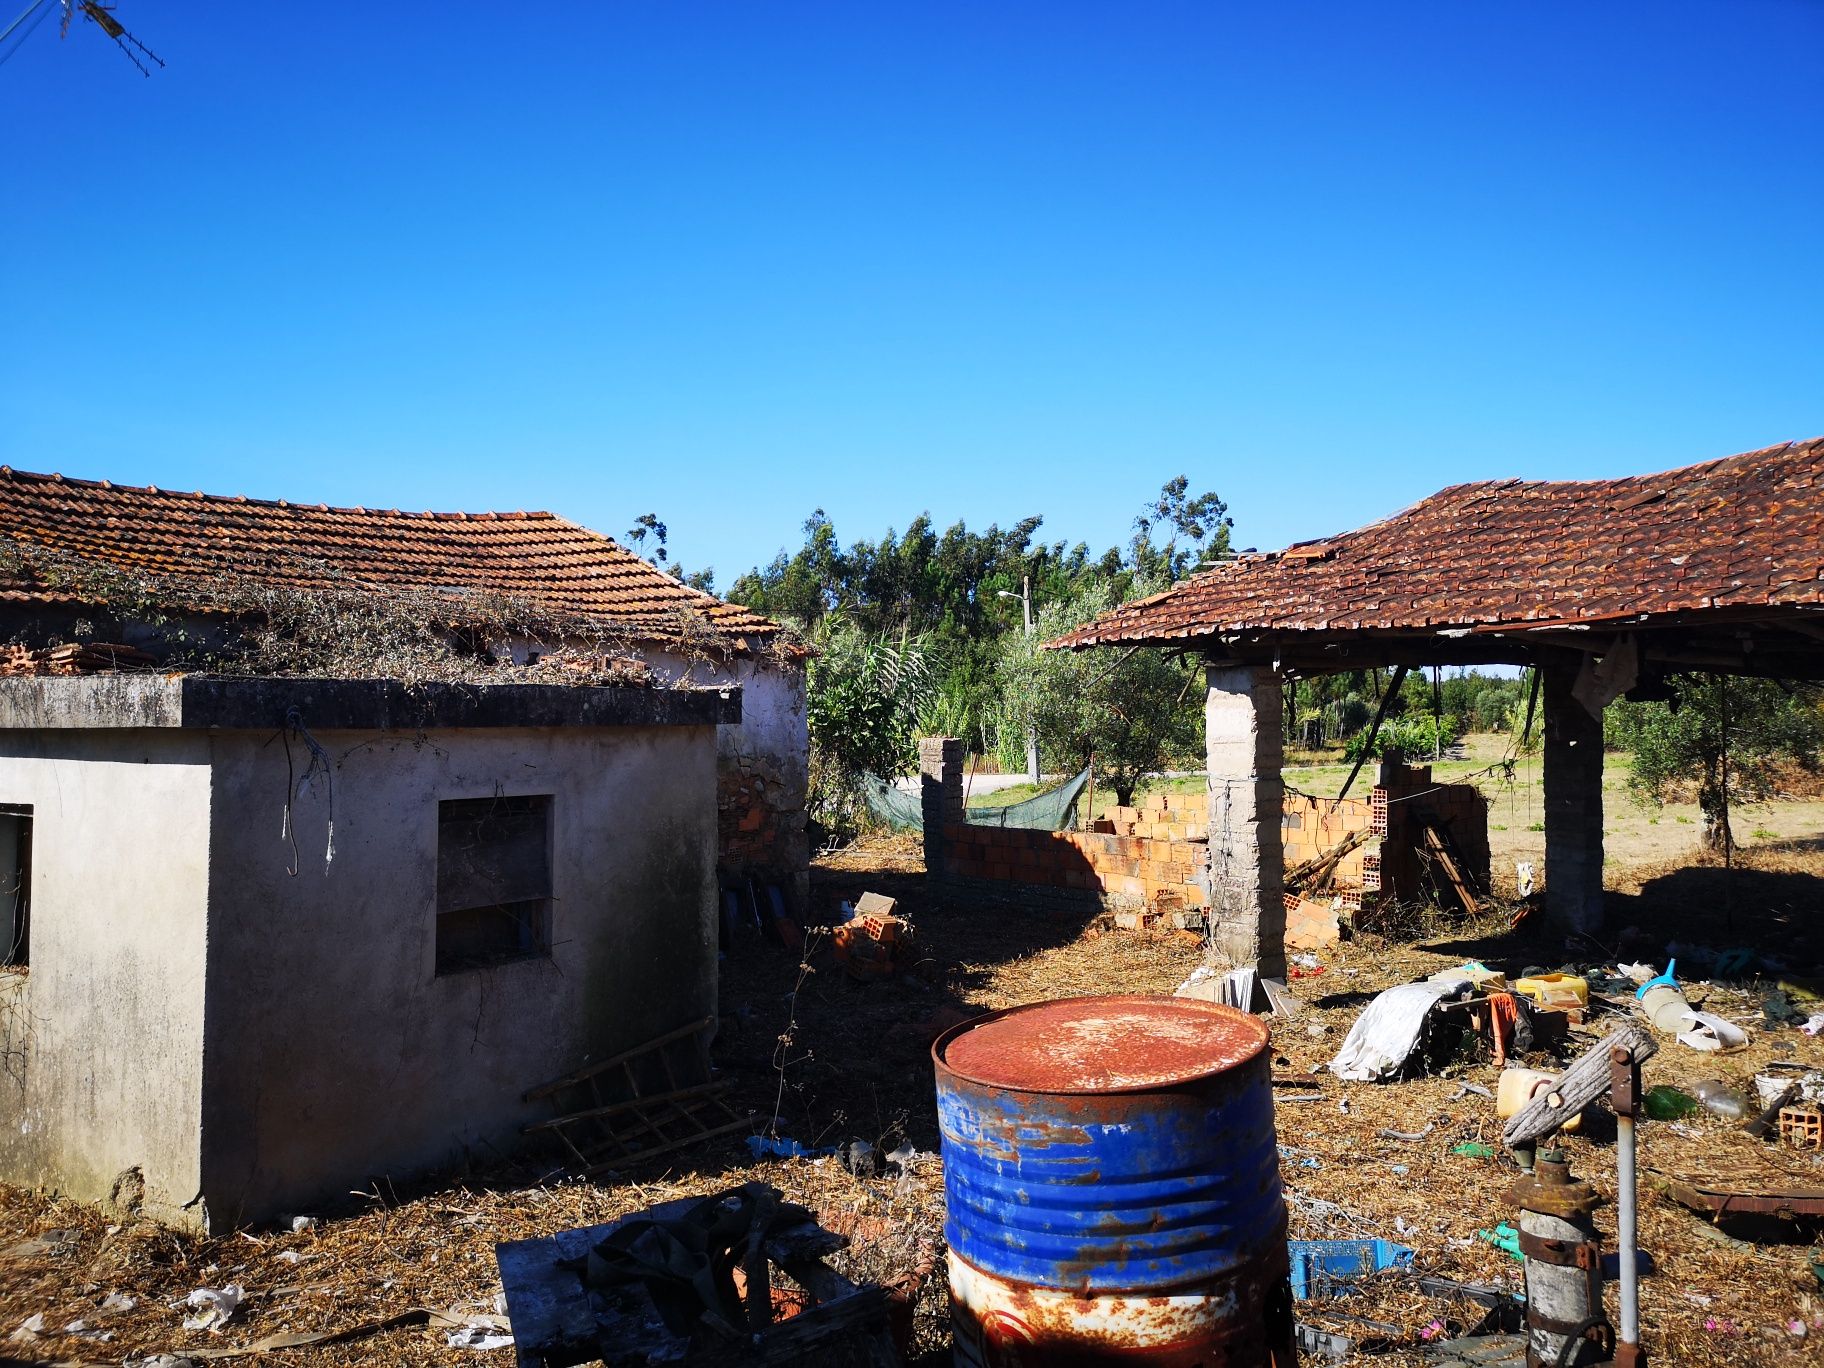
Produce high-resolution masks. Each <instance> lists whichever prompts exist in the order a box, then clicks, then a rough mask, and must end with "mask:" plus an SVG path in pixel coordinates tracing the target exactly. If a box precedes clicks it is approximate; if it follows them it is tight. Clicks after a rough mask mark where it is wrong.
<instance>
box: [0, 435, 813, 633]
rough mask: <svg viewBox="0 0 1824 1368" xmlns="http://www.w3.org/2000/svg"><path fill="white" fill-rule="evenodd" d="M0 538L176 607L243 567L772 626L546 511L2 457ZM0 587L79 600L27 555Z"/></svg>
mask: <svg viewBox="0 0 1824 1368" xmlns="http://www.w3.org/2000/svg"><path fill="white" fill-rule="evenodd" d="M0 540H10V541H12V542H16V543H21V544H24V545H26V546H30V547H41V548H44V549H46V550H48V551H51V552H54V553H57V554H60V555H63V556H67V557H70V558H72V559H75V560H80V561H86V562H91V563H99V564H101V565H105V566H107V567H110V568H111V569H114V570H118V571H124V572H127V573H129V574H134V575H144V576H146V577H148V579H152V580H155V581H156V583H157V586H158V593H159V594H160V595H167V596H168V597H169V600H170V601H168V602H165V603H164V606H166V607H170V608H174V609H196V608H206V607H211V606H215V605H216V604H217V603H218V602H219V600H218V599H217V598H215V597H212V596H209V595H207V594H205V593H203V592H202V589H203V587H204V586H205V585H207V584H208V582H209V581H210V580H211V579H219V578H220V577H221V576H224V575H243V576H256V577H258V578H259V579H260V580H261V581H262V582H265V583H279V584H283V585H286V586H289V587H295V588H298V589H313V588H327V587H332V586H335V587H341V588H348V587H351V586H352V587H357V588H373V589H376V590H386V589H395V590H401V589H410V590H457V591H460V590H477V591H480V590H485V591H489V592H492V593H498V594H503V595H507V596H510V597H513V598H517V599H522V600H524V601H525V602H527V603H530V604H532V605H534V606H535V607H538V608H543V609H546V610H549V611H552V612H555V613H562V614H577V615H582V616H586V617H589V618H592V619H595V620H599V621H607V622H613V623H617V624H620V625H624V626H625V627H627V628H628V629H629V630H630V631H633V632H636V633H640V632H647V631H650V632H651V633H652V635H653V637H654V638H655V639H661V640H662V639H665V638H667V637H669V636H671V635H673V634H674V633H675V631H676V628H677V615H678V613H679V611H680V610H684V611H694V612H695V613H699V614H701V615H702V617H703V618H705V619H707V620H708V621H709V622H710V623H711V624H712V625H713V626H715V627H716V628H718V629H720V630H722V631H723V632H725V633H728V634H730V635H732V636H735V637H737V638H767V637H770V636H773V635H774V634H776V633H777V632H778V631H779V628H778V626H777V624H775V623H773V622H771V621H769V620H767V619H766V618H763V617H761V616H760V615H759V614H757V613H753V612H750V611H748V610H747V609H746V608H742V607H739V606H737V605H735V604H732V603H726V602H724V601H723V600H721V599H718V598H716V597H715V596H714V595H713V594H706V593H704V592H702V591H701V590H698V589H693V588H691V587H690V586H689V585H687V584H683V583H680V582H679V581H678V580H676V579H674V578H672V577H671V576H670V575H667V574H665V573H664V572H662V571H660V570H659V569H657V568H656V567H654V566H653V565H651V564H649V563H648V562H646V561H644V560H641V559H640V558H639V557H638V556H636V555H634V553H633V552H631V551H629V550H628V549H627V548H626V547H624V546H622V545H621V544H620V543H619V542H617V541H615V540H614V539H613V538H612V537H605V536H602V535H601V534H600V533H598V532H591V531H590V530H589V529H588V528H586V527H579V526H577V525H576V524H575V523H572V522H567V521H565V520H564V519H562V518H559V517H555V516H554V515H552V514H550V513H525V512H517V513H403V512H400V511H399V510H398V509H373V508H332V507H330V506H329V505H328V504H296V503H288V502H286V501H285V500H282V499H250V498H247V497H245V496H234V497H226V496H222V495H216V494H203V493H180V492H177V491H173V490H166V489H158V488H155V487H150V486H147V487H140V486H135V485H116V484H110V483H109V482H108V481H106V480H77V479H67V478H65V477H64V476H62V475H36V474H31V473H29V472H27V471H21V470H14V469H12V468H11V467H9V466H0ZM189 587H194V591H193V592H187V588H189ZM0 599H10V600H13V601H35V602H81V601H84V597H83V595H82V593H81V592H79V591H75V592H73V591H72V590H71V589H69V588H68V587H64V586H62V585H59V584H49V583H45V582H44V581H43V580H42V579H41V578H39V577H38V576H37V575H35V574H34V573H33V570H32V568H31V567H30V566H29V565H27V566H17V567H10V568H7V569H4V570H0Z"/></svg>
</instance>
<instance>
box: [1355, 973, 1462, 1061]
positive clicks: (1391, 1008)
mask: <svg viewBox="0 0 1824 1368" xmlns="http://www.w3.org/2000/svg"><path fill="white" fill-rule="evenodd" d="M1469 986H1470V982H1469V980H1468V979H1467V978H1461V979H1451V978H1447V979H1445V980H1443V981H1442V982H1438V981H1435V980H1432V979H1426V980H1425V981H1424V982H1422V983H1402V984H1400V985H1399V986H1398V987H1397V988H1389V989H1388V990H1387V991H1386V992H1384V993H1381V994H1379V995H1378V996H1377V997H1376V998H1375V999H1374V1001H1373V1002H1371V1003H1369V1004H1368V1006H1367V1008H1366V1009H1365V1010H1364V1011H1363V1012H1362V1014H1361V1015H1360V1016H1359V1017H1357V1018H1356V1019H1355V1025H1353V1026H1351V1027H1350V1028H1349V1034H1348V1035H1347V1036H1346V1037H1344V1039H1343V1048H1342V1049H1340V1050H1338V1051H1337V1052H1336V1058H1335V1059H1333V1060H1331V1061H1330V1072H1331V1073H1333V1074H1335V1075H1336V1076H1337V1077H1338V1078H1347V1079H1352V1080H1354V1081H1356V1082H1358V1083H1372V1082H1378V1081H1380V1080H1382V1079H1387V1078H1392V1077H1393V1076H1394V1075H1395V1074H1397V1073H1399V1071H1400V1068H1401V1066H1403V1065H1404V1064H1405V1063H1406V1060H1407V1058H1408V1056H1410V1055H1411V1054H1412V1052H1413V1049H1414V1048H1415V1047H1416V1046H1417V1045H1418V1043H1419V1033H1420V1032H1421V1031H1422V1030H1424V1028H1425V1017H1426V1014H1427V1013H1429V1012H1430V1011H1431V1009H1432V1008H1433V1007H1435V1006H1436V1005H1437V1004H1438V1002H1439V1001H1440V1000H1441V999H1443V998H1447V997H1456V996H1458V995H1459V994H1460V993H1462V992H1463V991H1464V990H1466V989H1467V988H1468V987H1469Z"/></svg>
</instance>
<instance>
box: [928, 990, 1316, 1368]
mask: <svg viewBox="0 0 1824 1368" xmlns="http://www.w3.org/2000/svg"><path fill="white" fill-rule="evenodd" d="M932 1054H933V1056H934V1058H935V1060H936V1063H937V1108H938V1120H939V1124H940V1126H941V1128H942V1132H943V1159H944V1195H945V1199H946V1204H947V1214H946V1217H945V1226H944V1233H945V1236H946V1238H947V1239H948V1241H949V1245H950V1253H949V1271H950V1301H951V1324H952V1326H953V1328H954V1331H955V1346H956V1348H955V1356H956V1361H957V1362H958V1363H959V1364H970V1365H977V1366H978V1368H1015V1365H1019V1366H1020V1368H1031V1365H1036V1364H1044V1365H1046V1368H1092V1366H1099V1365H1109V1364H1116V1363H1120V1364H1127V1365H1133V1364H1136V1363H1148V1364H1154V1363H1157V1364H1165V1365H1170V1366H1171V1368H1218V1366H1219V1365H1223V1366H1226V1368H1269V1365H1271V1366H1273V1368H1284V1366H1285V1365H1290V1364H1293V1363H1295V1362H1296V1361H1297V1359H1296V1355H1295V1350H1294V1336H1293V1328H1292V1294H1291V1288H1290V1286H1289V1283H1288V1267H1287V1253H1286V1207H1285V1198H1284V1194H1283V1193H1282V1191H1281V1189H1280V1182H1279V1151H1278V1146H1277V1144H1276V1143H1275V1137H1274V1133H1273V1094H1272V1080H1271V1076H1270V1072H1269V1066H1270V1059H1271V1057H1270V1055H1269V1052H1268V1050H1267V1028H1266V1025H1265V1024H1264V1023H1263V1022H1262V1021H1261V1020H1260V1019H1259V1018H1258V1017H1254V1016H1251V1015H1250V1014H1248V1013H1247V1012H1241V1011H1237V1010H1235V1009H1234V1008H1232V1007H1222V1006H1217V1005H1215V1004H1212V1003H1206V1002H1198V1001H1194V1000H1191V999H1186V998H1166V997H1146V996H1139V995H1128V996H1114V997H1088V998H1066V999H1063V1000H1060V1001H1056V1002H1038V1003H1031V1004H1028V1005H1026V1006H1023V1007H1014V1008H1010V1009H1008V1010H1007V1011H1002V1012H993V1013H990V1014H989V1015H987V1016H983V1017H977V1018H975V1019H974V1020H973V1021H968V1022H964V1023H963V1024H962V1025H960V1026H957V1027H955V1028H953V1029H951V1030H949V1031H946V1032H945V1033H944V1034H943V1035H941V1036H939V1037H938V1039H937V1041H936V1043H935V1044H934V1045H933V1047H932Z"/></svg>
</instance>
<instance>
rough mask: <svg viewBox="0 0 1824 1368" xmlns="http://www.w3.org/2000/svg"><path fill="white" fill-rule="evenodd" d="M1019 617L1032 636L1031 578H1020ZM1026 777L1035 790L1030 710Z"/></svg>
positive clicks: (1034, 747) (1034, 730)
mask: <svg viewBox="0 0 1824 1368" xmlns="http://www.w3.org/2000/svg"><path fill="white" fill-rule="evenodd" d="M1020 615H1021V617H1022V618H1023V619H1024V621H1025V623H1026V635H1027V636H1031V635H1032V576H1031V575H1021V576H1020ZM1026 777H1027V778H1028V779H1029V780H1031V781H1032V786H1033V787H1034V788H1035V789H1036V788H1037V787H1038V786H1039V729H1038V728H1037V727H1035V726H1034V725H1033V722H1032V709H1031V708H1030V707H1028V708H1027V710H1026Z"/></svg>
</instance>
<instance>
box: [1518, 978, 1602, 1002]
mask: <svg viewBox="0 0 1824 1368" xmlns="http://www.w3.org/2000/svg"><path fill="white" fill-rule="evenodd" d="M1514 991H1515V992H1517V993H1524V994H1525V995H1526V996H1527V997H1530V998H1531V999H1532V1000H1533V1001H1534V1002H1536V1003H1538V1004H1539V1005H1540V1006H1541V1007H1588V1006H1589V1005H1590V985H1589V982H1588V981H1587V980H1585V979H1582V978H1579V977H1578V976H1577V975H1576V974H1540V975H1539V976H1538V977H1537V978H1523V979H1516V980H1515V981H1514Z"/></svg>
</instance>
